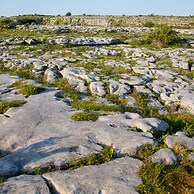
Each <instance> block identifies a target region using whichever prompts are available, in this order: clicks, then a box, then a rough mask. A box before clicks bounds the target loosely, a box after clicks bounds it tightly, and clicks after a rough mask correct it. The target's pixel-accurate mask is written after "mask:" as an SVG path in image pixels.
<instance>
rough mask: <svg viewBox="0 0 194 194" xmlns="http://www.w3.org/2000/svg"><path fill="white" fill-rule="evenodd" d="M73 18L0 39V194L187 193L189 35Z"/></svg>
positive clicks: (193, 158) (191, 155)
mask: <svg viewBox="0 0 194 194" xmlns="http://www.w3.org/2000/svg"><path fill="white" fill-rule="evenodd" d="M80 18H82V17H80ZM83 18H84V22H83V23H84V25H81V26H74V25H73V26H59V25H57V26H55V25H39V24H32V25H30V26H26V25H18V26H17V28H14V29H10V28H9V29H8V28H2V29H1V31H0V131H1V137H0V193H4V194H10V193H13V194H16V193H33V194H35V193H41V194H45V193H53V194H58V193H61V194H65V193H72V194H73V193H110V194H114V193H122V194H128V193H134V194H135V193H185V194H186V193H193V192H194V187H193V185H194V184H193V183H194V49H193V46H194V41H193V40H194V32H193V30H192V29H182V30H177V31H179V34H178V35H179V36H180V40H179V42H178V43H177V42H176V44H175V45H169V46H167V45H165V47H157V45H156V44H155V42H154V44H153V45H151V44H150V45H148V44H144V45H143V44H142V45H140V44H139V42H138V40H141V39H142V40H143V39H144V37H145V35H146V33H150V31H151V29H150V28H143V27H133V26H130V27H125V25H124V26H121V27H111V26H109V25H108V24H107V21H106V20H107V18H110V17H103V19H101V17H95V21H94V18H93V17H83ZM96 18H97V19H96ZM123 18H124V17H121V18H119V17H114V19H118V20H123ZM128 18H129V21H128V22H129V23H126V24H127V25H132V23H131V21H130V17H128ZM135 18H136V19H139V18H140V19H141V18H142V17H135ZM153 18H154V17H153ZM168 18H169V21H170V22H171V20H170V19H174V17H172V18H171V17H168ZM58 19H64V20H65V22H66V21H68V22H67V24H75V23H76V22H75V21H77V19H76V17H66V18H65V17H57V18H51V19H49V20H48V21H49V24H56V21H58ZM98 19H99V20H98ZM191 19H193V18H191ZM176 20H177V25H179V26H180V25H181V23H184V24H185V23H186V25H187V24H189V23H191V22H192V21H191V20H190V18H186V17H185V20H181V21H180V20H179V18H178V17H176ZM63 22H64V21H63ZM69 22H70V23H69ZM83 23H82V20H81V24H83ZM135 23H136V24H137V25H138V22H137V21H136V20H135ZM141 23H142V21H141ZM76 25H77V23H76ZM85 25H92V27H91V26H85ZM93 25H95V26H93ZM127 25H126V26H127ZM99 26H102V27H99ZM163 46H164V45H163Z"/></svg>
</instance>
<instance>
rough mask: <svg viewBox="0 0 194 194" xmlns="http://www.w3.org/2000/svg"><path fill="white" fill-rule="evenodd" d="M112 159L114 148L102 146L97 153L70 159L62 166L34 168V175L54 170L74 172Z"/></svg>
mask: <svg viewBox="0 0 194 194" xmlns="http://www.w3.org/2000/svg"><path fill="white" fill-rule="evenodd" d="M113 158H114V148H113V147H112V146H104V148H103V150H101V151H100V152H99V153H92V154H91V155H89V156H85V157H82V158H76V159H71V160H70V161H69V162H68V163H67V164H65V165H63V166H49V167H46V168H42V169H41V168H35V169H34V174H38V175H41V174H43V173H47V172H52V171H54V170H74V169H76V168H81V167H83V166H88V165H99V164H103V163H105V162H109V161H111V160H113Z"/></svg>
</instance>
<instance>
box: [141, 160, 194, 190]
mask: <svg viewBox="0 0 194 194" xmlns="http://www.w3.org/2000/svg"><path fill="white" fill-rule="evenodd" d="M192 166H193V167H194V164H192ZM193 172H194V171H190V170H188V169H187V166H183V165H180V164H174V165H164V164H155V163H153V162H151V161H150V160H147V161H146V163H145V164H144V165H143V166H142V167H141V168H140V170H139V175H140V177H141V179H142V180H143V184H141V185H139V186H138V192H139V193H140V194H158V193H161V194H170V193H172V194H192V193H193V192H194V188H193V185H194V173H193Z"/></svg>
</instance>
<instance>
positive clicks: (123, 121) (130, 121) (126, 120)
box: [99, 112, 169, 132]
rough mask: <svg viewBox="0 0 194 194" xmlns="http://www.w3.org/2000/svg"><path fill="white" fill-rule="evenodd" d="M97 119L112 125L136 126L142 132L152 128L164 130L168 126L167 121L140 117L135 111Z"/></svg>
mask: <svg viewBox="0 0 194 194" xmlns="http://www.w3.org/2000/svg"><path fill="white" fill-rule="evenodd" d="M99 121H101V122H105V123H106V124H107V125H112V126H114V127H126V128H127V127H128V128H138V129H141V130H142V131H143V132H150V131H152V130H154V129H156V130H161V131H166V130H167V129H168V128H169V125H168V123H166V122H165V121H163V120H160V119H158V118H142V117H141V116H140V115H139V114H137V113H129V112H126V113H125V114H114V115H107V116H103V117H100V118H99Z"/></svg>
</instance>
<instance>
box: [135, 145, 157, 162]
mask: <svg viewBox="0 0 194 194" xmlns="http://www.w3.org/2000/svg"><path fill="white" fill-rule="evenodd" d="M158 149H159V148H158V147H157V146H156V145H152V144H144V145H142V147H141V148H139V149H138V153H137V156H138V158H139V159H141V160H147V158H148V157H149V156H151V155H152V154H154V153H155V152H156V151H158Z"/></svg>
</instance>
